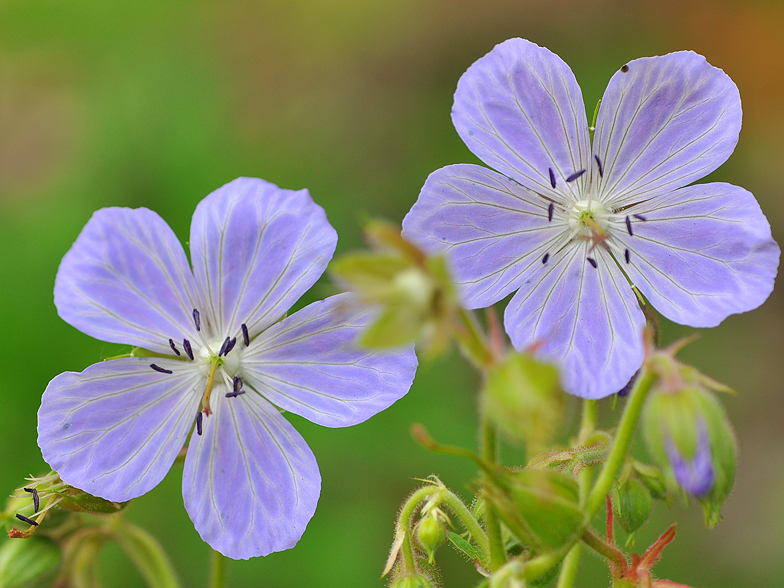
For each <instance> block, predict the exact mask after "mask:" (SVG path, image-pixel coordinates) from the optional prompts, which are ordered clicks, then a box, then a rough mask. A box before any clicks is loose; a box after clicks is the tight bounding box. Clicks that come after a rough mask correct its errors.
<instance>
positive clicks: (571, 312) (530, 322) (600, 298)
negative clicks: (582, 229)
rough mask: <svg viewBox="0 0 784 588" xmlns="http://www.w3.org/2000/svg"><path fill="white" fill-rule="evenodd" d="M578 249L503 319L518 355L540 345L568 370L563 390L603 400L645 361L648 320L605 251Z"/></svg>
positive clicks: (546, 270) (563, 256)
mask: <svg viewBox="0 0 784 588" xmlns="http://www.w3.org/2000/svg"><path fill="white" fill-rule="evenodd" d="M588 248H589V243H587V242H582V243H573V244H572V245H571V246H570V247H567V248H566V249H564V250H563V251H562V252H561V253H560V254H559V255H557V256H555V259H554V260H553V262H552V263H548V264H547V265H544V266H541V267H539V268H537V270H536V271H534V272H532V273H531V274H530V275H529V276H528V279H530V280H531V282H530V284H531V285H530V286H523V287H522V288H521V289H520V290H519V291H518V292H517V294H515V296H514V297H513V298H512V300H511V302H510V303H509V305H508V306H507V308H506V312H505V313H504V325H505V327H506V332H507V333H508V334H509V337H510V338H511V340H512V343H513V344H514V346H515V348H517V349H520V350H522V349H526V348H527V347H529V346H531V345H534V344H537V345H538V347H537V352H538V354H539V355H540V356H541V357H543V358H546V359H550V360H553V361H557V362H559V363H560V364H561V366H562V370H561V382H562V384H563V387H564V390H566V391H567V392H569V393H570V394H574V395H575V396H581V397H583V398H603V397H605V396H609V395H610V394H613V393H615V392H617V391H618V390H620V389H621V388H623V386H624V385H625V384H626V383H627V382H628V381H629V380H630V379H631V377H632V376H633V375H634V373H635V372H636V371H637V369H638V368H639V367H640V365H642V360H643V339H642V331H643V327H644V326H645V318H644V316H643V313H642V311H641V310H640V308H639V305H638V303H637V300H636V298H635V295H634V293H633V292H632V290H631V288H630V287H629V285H628V283H627V282H626V279H625V278H624V277H623V274H621V272H620V271H619V270H618V268H617V266H616V264H615V261H614V260H613V259H612V257H611V256H610V255H609V253H607V252H606V251H605V250H604V249H603V248H601V247H597V248H596V249H595V250H594V251H593V252H591V253H590V256H591V258H592V259H595V260H596V264H597V267H596V268H594V267H593V266H592V265H591V264H590V263H589V262H588V261H586V255H587V254H588V253H587V250H588Z"/></svg>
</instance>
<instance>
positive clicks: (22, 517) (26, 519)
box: [16, 514, 38, 527]
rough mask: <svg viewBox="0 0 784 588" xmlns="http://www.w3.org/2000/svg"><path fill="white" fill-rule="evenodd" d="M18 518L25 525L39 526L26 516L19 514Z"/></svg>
mask: <svg viewBox="0 0 784 588" xmlns="http://www.w3.org/2000/svg"><path fill="white" fill-rule="evenodd" d="M16 518H17V519H19V520H20V521H24V522H25V523H28V524H30V525H34V526H36V527H37V526H38V523H36V522H35V521H34V520H32V519H28V518H27V517H26V516H24V515H20V514H17V515H16Z"/></svg>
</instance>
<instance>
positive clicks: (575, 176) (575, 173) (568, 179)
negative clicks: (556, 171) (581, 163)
mask: <svg viewBox="0 0 784 588" xmlns="http://www.w3.org/2000/svg"><path fill="white" fill-rule="evenodd" d="M584 173H585V170H584V169H581V170H580V171H576V172H574V173H573V174H572V175H570V176H569V177H568V178H566V181H567V182H573V181H575V180H576V179H577V178H579V177H580V176H581V175H583V174H584Z"/></svg>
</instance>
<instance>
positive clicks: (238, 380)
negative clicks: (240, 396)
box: [232, 376, 242, 392]
mask: <svg viewBox="0 0 784 588" xmlns="http://www.w3.org/2000/svg"><path fill="white" fill-rule="evenodd" d="M232 385H233V387H234V391H235V392H238V391H239V390H240V388H242V379H241V378H240V377H239V376H234V380H233V382H232Z"/></svg>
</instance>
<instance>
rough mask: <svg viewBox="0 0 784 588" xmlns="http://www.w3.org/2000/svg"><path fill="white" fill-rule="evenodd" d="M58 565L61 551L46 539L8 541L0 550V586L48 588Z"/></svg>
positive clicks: (31, 538) (10, 587) (59, 564)
mask: <svg viewBox="0 0 784 588" xmlns="http://www.w3.org/2000/svg"><path fill="white" fill-rule="evenodd" d="M61 564H62V553H61V551H60V548H59V547H58V546H57V544H56V543H54V542H53V541H52V540H51V539H48V538H47V537H43V536H40V535H35V536H33V537H30V538H29V539H8V540H6V541H5V543H4V544H3V545H2V547H0V586H2V587H3V588H22V587H25V588H37V587H39V586H40V587H43V586H48V585H50V583H51V580H52V579H53V578H54V576H56V575H57V573H58V572H59V570H60V566H61Z"/></svg>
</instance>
